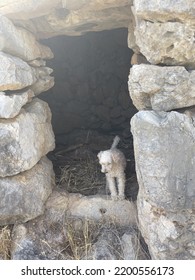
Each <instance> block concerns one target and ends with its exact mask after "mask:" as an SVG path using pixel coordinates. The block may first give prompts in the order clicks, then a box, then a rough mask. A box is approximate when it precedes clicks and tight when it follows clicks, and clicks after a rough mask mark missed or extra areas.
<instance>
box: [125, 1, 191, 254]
mask: <svg viewBox="0 0 195 280" xmlns="http://www.w3.org/2000/svg"><path fill="white" fill-rule="evenodd" d="M194 10H195V6H194V1H193V0H191V1H185V0H179V1H171V0H167V1H156V0H151V1H145V0H135V1H134V7H133V12H134V15H135V40H132V38H133V34H132V32H131V30H130V32H131V33H130V34H129V47H131V48H133V49H134V50H135V52H136V53H137V54H138V53H139V52H140V53H141V54H143V55H144V56H145V57H146V59H147V60H148V61H149V63H151V64H152V65H149V64H140V65H134V66H133V67H132V69H131V71H130V76H129V92H130V96H131V98H132V100H133V103H134V105H135V106H136V107H137V109H138V110H140V111H139V112H138V113H137V114H136V115H135V116H134V117H133V118H132V120H131V129H132V133H133V138H134V149H135V160H136V171H137V178H138V182H139V187H140V189H139V195H138V201H137V205H138V212H139V213H138V215H139V223H140V228H141V232H142V234H143V236H144V238H145V241H146V242H147V244H148V246H149V250H150V253H151V256H152V258H153V259H194V258H195V214H194V213H195V144H194V143H195V125H194V123H195V122H194V121H195V109H194V108H195V107H190V106H194V105H195V70H193V69H195V44H194V31H195V29H194V24H195V17H194ZM159 64H160V65H159ZM186 107H188V108H186ZM189 107H190V108H189Z"/></svg>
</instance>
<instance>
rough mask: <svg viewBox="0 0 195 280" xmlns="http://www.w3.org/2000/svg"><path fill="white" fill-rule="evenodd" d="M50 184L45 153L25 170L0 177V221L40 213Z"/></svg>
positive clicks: (12, 221)
mask: <svg viewBox="0 0 195 280" xmlns="http://www.w3.org/2000/svg"><path fill="white" fill-rule="evenodd" d="M53 185H54V172H53V166H52V163H51V162H50V161H49V160H48V159H47V158H46V157H44V158H42V159H41V160H40V161H39V162H38V163H37V164H36V165H35V166H34V167H33V168H32V169H30V170H28V171H25V172H22V173H20V174H18V175H15V176H12V177H5V178H0V197H1V200H0V225H7V224H15V223H21V222H26V221H28V220H31V219H34V218H35V217H37V216H39V215H41V214H43V212H44V203H45V201H46V199H47V198H48V196H49V195H50V194H51V192H52V187H53Z"/></svg>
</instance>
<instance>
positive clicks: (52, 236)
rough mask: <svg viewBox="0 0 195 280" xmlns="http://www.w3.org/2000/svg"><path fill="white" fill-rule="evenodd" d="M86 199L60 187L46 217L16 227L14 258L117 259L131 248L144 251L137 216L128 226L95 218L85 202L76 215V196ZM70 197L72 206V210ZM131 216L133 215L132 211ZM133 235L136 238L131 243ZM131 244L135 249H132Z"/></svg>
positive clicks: (14, 232)
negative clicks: (130, 237) (74, 208)
mask: <svg viewBox="0 0 195 280" xmlns="http://www.w3.org/2000/svg"><path fill="white" fill-rule="evenodd" d="M59 198H60V199H59ZM82 198H83V197H82V196H79V195H72V194H70V195H68V194H67V193H66V192H64V191H62V190H59V189H58V190H56V191H54V192H53V194H52V195H51V196H50V198H49V201H48V203H47V209H46V211H45V212H44V214H43V215H42V216H39V217H37V218H36V219H34V220H31V221H29V222H28V223H26V224H22V225H21V224H19V225H15V226H14V229H13V232H12V248H11V259H19V260H27V259H56V260H57V259H77V260H78V259H85V260H86V259H87V260H91V259H92V260H94V259H96V260H106V259H107V260H112V259H115V260H116V259H125V258H126V257H127V258H128V257H129V252H130V250H132V251H133V252H134V250H137V252H138V251H139V252H142V247H141V246H140V244H139V241H138V238H139V232H138V230H137V227H136V225H135V223H134V221H133V217H132V218H131V220H132V221H133V224H131V223H130V224H129V223H128V225H127V224H125V227H124V226H123V223H120V224H116V223H115V221H114V220H113V219H107V218H106V219H104V217H102V218H100V219H97V218H96V217H95V219H94V217H93V214H92V215H90V218H88V217H89V216H87V217H86V215H85V212H84V213H82V211H83V208H82V205H81V208H80V211H81V212H80V213H79V215H78V216H76V215H75V213H71V212H70V211H69V209H70V208H71V207H74V206H75V201H74V202H73V200H75V199H76V200H77V202H78V203H79V199H82ZM94 198H95V196H94ZM86 199H88V198H87V197H86ZM89 199H90V198H89ZM101 199H102V200H104V198H101ZM67 200H69V203H70V205H71V206H70V207H69V209H67ZM107 201H108V200H107ZM72 203H73V205H72ZM117 203H118V202H117ZM119 207H120V205H119ZM90 209H91V208H90ZM102 210H103V209H102ZM84 211H85V209H84ZM121 211H123V208H122V210H121ZM102 215H103V212H102ZM128 215H132V212H129V213H128ZM93 219H94V220H93ZM121 224H122V226H121ZM129 234H130V235H132V236H133V240H134V241H135V240H136V241H135V242H132V243H130V244H127V243H128V241H129V240H128V238H127V237H128V236H129ZM136 238H137V239H136ZM138 244H139V248H138ZM131 246H133V248H134V249H132V248H130V247H131ZM136 248H137V249H136ZM142 256H143V255H142ZM144 256H145V255H144ZM131 257H133V256H132V255H131ZM134 257H135V258H136V259H140V257H141V255H140V254H134ZM144 258H145V257H144Z"/></svg>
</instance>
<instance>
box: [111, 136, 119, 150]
mask: <svg viewBox="0 0 195 280" xmlns="http://www.w3.org/2000/svg"><path fill="white" fill-rule="evenodd" d="M119 141H120V137H119V136H115V137H114V140H113V143H112V146H111V149H114V148H116V147H117V145H118V143H119Z"/></svg>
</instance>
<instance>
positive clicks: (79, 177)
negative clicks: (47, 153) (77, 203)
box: [58, 157, 105, 195]
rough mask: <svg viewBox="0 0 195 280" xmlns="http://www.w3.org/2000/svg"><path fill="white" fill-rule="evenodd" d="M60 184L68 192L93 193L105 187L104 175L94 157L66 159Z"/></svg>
mask: <svg viewBox="0 0 195 280" xmlns="http://www.w3.org/2000/svg"><path fill="white" fill-rule="evenodd" d="M58 184H59V185H60V186H63V187H64V188H65V189H66V190H67V191H68V192H71V193H81V194H83V195H93V194H96V193H97V192H98V190H99V189H101V188H102V187H104V185H105V183H104V176H102V174H101V172H100V167H99V166H98V164H97V160H96V159H95V160H94V157H87V158H84V159H83V158H81V159H79V158H78V159H77V160H72V159H70V160H66V163H65V165H64V166H63V167H61V176H60V178H59V180H58Z"/></svg>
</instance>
